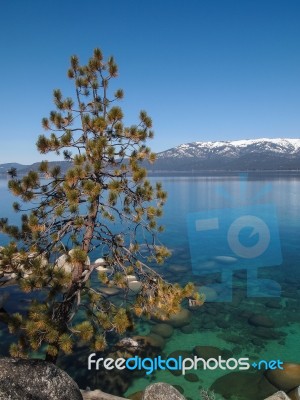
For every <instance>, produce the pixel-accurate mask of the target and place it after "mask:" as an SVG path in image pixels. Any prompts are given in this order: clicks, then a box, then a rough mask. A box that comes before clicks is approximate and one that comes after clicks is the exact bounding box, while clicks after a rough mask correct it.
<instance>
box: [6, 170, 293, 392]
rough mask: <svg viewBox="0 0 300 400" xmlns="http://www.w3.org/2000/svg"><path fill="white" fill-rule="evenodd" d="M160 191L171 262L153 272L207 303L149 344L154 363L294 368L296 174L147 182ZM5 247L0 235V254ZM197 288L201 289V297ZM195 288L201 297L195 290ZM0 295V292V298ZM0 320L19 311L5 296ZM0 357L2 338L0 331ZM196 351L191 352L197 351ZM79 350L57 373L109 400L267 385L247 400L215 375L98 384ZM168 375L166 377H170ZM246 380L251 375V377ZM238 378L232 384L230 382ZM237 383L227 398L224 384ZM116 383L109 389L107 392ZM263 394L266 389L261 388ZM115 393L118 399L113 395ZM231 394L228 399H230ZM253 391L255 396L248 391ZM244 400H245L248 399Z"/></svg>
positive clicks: (16, 296)
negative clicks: (199, 359)
mask: <svg viewBox="0 0 300 400" xmlns="http://www.w3.org/2000/svg"><path fill="white" fill-rule="evenodd" d="M150 179H151V181H153V182H154V181H161V182H162V184H163V187H164V189H165V190H166V191H167V192H168V201H167V203H166V205H165V208H164V215H163V217H162V219H161V221H162V223H163V225H164V226H165V231H164V232H163V233H162V234H161V235H160V240H161V241H162V242H163V244H165V245H166V246H168V247H169V248H170V249H171V251H172V256H171V257H170V258H169V259H168V260H167V262H166V263H165V265H164V266H162V267H159V268H158V270H159V271H160V272H161V273H162V275H164V277H165V278H166V279H167V280H169V281H172V282H179V283H181V284H184V283H186V282H189V281H191V282H194V283H195V284H196V285H197V286H199V288H200V292H201V290H202V291H204V292H205V293H206V295H207V302H206V303H205V304H204V305H203V306H202V307H200V308H198V309H193V310H191V314H190V318H189V320H187V321H185V322H183V323H182V325H181V326H177V327H176V328H175V329H174V330H173V333H172V335H171V336H170V337H169V338H164V339H162V337H159V338H158V337H157V336H159V335H157V334H156V336H155V335H154V336H153V335H152V337H154V338H155V339H156V340H159V339H162V340H161V341H160V348H161V354H162V355H164V356H165V357H166V356H170V355H173V356H175V354H176V355H179V354H189V355H191V356H192V355H194V354H198V353H199V354H200V355H202V354H204V353H205V354H206V356H207V357H208V358H209V357H215V356H216V355H222V356H223V357H225V356H227V358H228V357H235V358H241V357H248V358H249V359H250V360H251V362H256V361H259V360H262V359H264V360H273V359H274V360H278V359H280V360H282V361H285V362H293V363H300V341H299V334H300V317H299V315H300V261H299V257H300V234H299V231H300V175H299V173H298V172H281V173H276V172H274V173H271V172H270V173H259V172H255V173H254V172H253V173H249V174H248V175H247V174H238V173H236V174H235V173H230V174H218V173H213V174H210V175H193V176H167V177H160V176H157V177H151V178H150ZM6 186H7V181H6V180H5V179H2V180H0V217H9V218H10V220H11V221H12V222H14V223H17V221H18V215H16V214H15V213H14V212H13V211H12V209H11V204H12V202H13V201H15V198H14V197H13V196H12V195H11V194H10V193H8V191H7V188H6ZM5 243H7V239H6V238H5V237H4V236H3V235H1V236H0V244H5ZM203 286H204V288H202V287H203ZM201 288H202V289H201ZM1 290H2V291H3V289H1ZM9 292H10V297H9V298H8V300H7V307H8V310H9V311H11V310H13V309H14V308H19V307H20V303H21V302H22V301H23V300H22V299H23V297H24V295H23V294H22V293H19V292H18V291H17V289H16V288H15V287H11V288H10V289H9ZM155 326H156V325H155V323H154V322H153V321H137V324H136V330H135V332H131V333H130V335H131V336H132V335H143V336H147V335H148V334H149V332H151V331H155V330H156V331H157V329H156V328H155ZM1 327H2V334H1V336H0V341H1V353H2V354H7V348H8V344H9V341H10V338H9V337H8V336H7V335H6V333H5V328H4V326H2V325H1ZM197 346H198V347H197ZM88 355H89V350H88V349H86V348H78V352H77V353H76V355H72V356H68V357H64V358H62V359H60V360H59V365H60V366H61V367H63V368H64V369H66V370H67V371H68V372H69V373H70V374H71V375H72V376H73V377H74V378H75V379H76V380H77V382H78V383H79V385H80V387H82V388H84V387H86V386H90V387H92V388H93V389H94V388H97V387H96V386H97V385H98V387H99V388H101V389H102V390H104V391H105V390H106V391H108V392H114V393H116V394H119V395H124V394H126V395H130V394H132V393H134V392H137V391H139V390H143V389H144V388H145V386H147V385H148V384H149V382H157V381H164V382H168V383H171V384H175V385H178V388H179V389H180V390H181V391H183V393H184V395H185V396H186V397H187V398H191V399H198V398H200V397H199V390H200V389H201V388H210V387H211V388H212V389H214V390H215V391H216V393H219V394H220V395H218V397H217V398H222V396H223V397H224V398H234V395H237V396H238V398H240V399H249V400H250V399H251V398H252V399H253V398H254V397H253V396H256V397H255V398H257V399H259V398H262V399H263V398H264V397H263V394H267V393H268V391H270V385H269V384H268V382H267V381H266V382H263V383H262V386H260V389H259V390H260V392H259V394H258V393H256V392H253V390H254V389H253V385H254V384H253V379H252V378H251V376H250V375H249V374H250V372H231V371H229V370H227V371H223V370H221V369H215V370H201V369H200V370H196V371H193V370H191V371H189V372H190V373H189V374H187V375H186V376H182V375H179V376H178V375H177V374H175V375H174V371H173V373H172V372H171V371H168V370H167V371H156V372H155V373H153V374H151V375H142V374H137V375H135V374H131V375H130V378H128V376H127V377H123V376H121V374H119V375H120V376H119V377H118V376H117V375H111V378H110V379H108V380H107V381H103V380H101V379H99V377H97V374H96V373H92V372H91V371H88V370H87V357H88ZM175 372H176V371H175ZM251 372H252V377H253V376H254V374H255V373H259V371H255V368H252V367H251ZM233 374H239V375H238V378H237V377H236V375H233ZM237 379H238V381H239V382H240V384H239V385H237V386H238V387H236V388H234V387H233V385H232V382H236V381H237ZM117 380H120V382H119V381H118V384H116V382H117ZM268 385H269V386H268ZM116 387H118V389H116ZM234 390H236V391H238V392H236V393H234ZM257 390H258V389H257ZM251 396H252V397H251Z"/></svg>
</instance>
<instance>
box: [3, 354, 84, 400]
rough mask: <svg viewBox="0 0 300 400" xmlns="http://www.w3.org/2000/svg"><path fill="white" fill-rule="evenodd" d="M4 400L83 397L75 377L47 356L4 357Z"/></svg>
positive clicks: (76, 398) (74, 398)
mask: <svg viewBox="0 0 300 400" xmlns="http://www.w3.org/2000/svg"><path fill="white" fill-rule="evenodd" d="M0 371H1V373H0V400H8V399H13V400H31V399H34V400H70V399H72V400H82V395H81V392H80V390H79V388H78V386H77V384H76V383H75V382H74V381H73V379H72V378H71V377H70V376H69V375H68V374H67V373H66V372H64V371H62V370H61V369H59V368H57V367H56V366H55V365H53V364H51V363H48V362H45V361H43V360H33V359H30V360H24V359H21V358H0Z"/></svg>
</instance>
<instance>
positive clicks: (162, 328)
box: [151, 324, 174, 339]
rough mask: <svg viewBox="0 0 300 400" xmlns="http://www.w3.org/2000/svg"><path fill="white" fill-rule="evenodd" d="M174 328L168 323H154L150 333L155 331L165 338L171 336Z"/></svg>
mask: <svg viewBox="0 0 300 400" xmlns="http://www.w3.org/2000/svg"><path fill="white" fill-rule="evenodd" d="M173 331H174V328H173V327H172V326H171V325H168V324H156V325H154V326H153V327H152V329H151V333H155V334H156V335H159V336H161V337H163V338H165V339H168V338H169V337H171V336H172V334H173Z"/></svg>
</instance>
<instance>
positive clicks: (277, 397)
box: [265, 391, 290, 400]
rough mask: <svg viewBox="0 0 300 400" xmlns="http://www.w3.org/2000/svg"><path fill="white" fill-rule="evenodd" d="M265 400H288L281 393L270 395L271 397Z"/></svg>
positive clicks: (288, 399)
mask: <svg viewBox="0 0 300 400" xmlns="http://www.w3.org/2000/svg"><path fill="white" fill-rule="evenodd" d="M265 400H290V398H289V397H288V396H287V395H286V394H285V393H284V392H282V391H280V392H276V393H274V394H272V396H270V397H267V398H266V399H265Z"/></svg>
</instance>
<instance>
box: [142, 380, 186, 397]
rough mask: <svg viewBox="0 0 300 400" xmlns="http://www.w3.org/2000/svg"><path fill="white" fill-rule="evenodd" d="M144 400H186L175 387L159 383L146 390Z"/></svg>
mask: <svg viewBox="0 0 300 400" xmlns="http://www.w3.org/2000/svg"><path fill="white" fill-rule="evenodd" d="M142 400H185V398H184V397H183V396H182V394H180V392H179V391H178V390H177V389H175V388H174V387H173V386H171V385H168V384H167V383H161V382H159V383H154V384H153V385H150V386H148V387H147V388H146V389H145V392H144V396H143V398H142Z"/></svg>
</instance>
